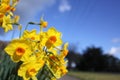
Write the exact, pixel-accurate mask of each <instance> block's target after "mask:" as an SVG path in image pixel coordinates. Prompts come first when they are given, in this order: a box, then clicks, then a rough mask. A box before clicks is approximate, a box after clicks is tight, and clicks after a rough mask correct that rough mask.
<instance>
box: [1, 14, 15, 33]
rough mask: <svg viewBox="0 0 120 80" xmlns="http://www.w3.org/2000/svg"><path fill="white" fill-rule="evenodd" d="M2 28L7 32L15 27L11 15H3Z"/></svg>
mask: <svg viewBox="0 0 120 80" xmlns="http://www.w3.org/2000/svg"><path fill="white" fill-rule="evenodd" d="M2 28H3V29H4V31H5V32H8V31H9V30H12V29H13V27H12V23H11V16H10V15H7V16H4V17H3V23H2Z"/></svg>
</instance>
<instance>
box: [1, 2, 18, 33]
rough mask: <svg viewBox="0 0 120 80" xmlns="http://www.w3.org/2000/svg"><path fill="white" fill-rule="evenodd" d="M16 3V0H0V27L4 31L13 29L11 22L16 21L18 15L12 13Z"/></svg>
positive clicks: (14, 22)
mask: <svg viewBox="0 0 120 80" xmlns="http://www.w3.org/2000/svg"><path fill="white" fill-rule="evenodd" d="M17 3H18V0H12V1H11V0H0V27H2V28H3V29H4V31H5V32H8V31H9V30H12V29H13V27H12V24H13V25H14V24H16V23H18V20H19V16H17V15H14V14H13V12H14V11H15V10H16V8H15V6H16V5H17Z"/></svg>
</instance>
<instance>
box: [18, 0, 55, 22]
mask: <svg viewBox="0 0 120 80" xmlns="http://www.w3.org/2000/svg"><path fill="white" fill-rule="evenodd" d="M55 2H56V0H20V2H19V3H18V5H17V10H16V14H18V15H20V17H21V19H20V20H21V21H22V22H24V21H25V22H28V21H30V20H33V18H34V17H35V15H36V14H37V13H38V12H40V11H42V10H45V9H46V8H48V7H50V6H52V5H54V4H55ZM40 16H41V15H40Z"/></svg>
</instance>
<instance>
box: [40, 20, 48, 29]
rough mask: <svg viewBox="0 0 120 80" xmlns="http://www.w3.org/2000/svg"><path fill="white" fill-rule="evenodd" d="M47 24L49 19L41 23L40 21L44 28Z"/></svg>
mask: <svg viewBox="0 0 120 80" xmlns="http://www.w3.org/2000/svg"><path fill="white" fill-rule="evenodd" d="M47 25H48V22H47V21H41V23H40V26H41V27H43V28H46V27H47Z"/></svg>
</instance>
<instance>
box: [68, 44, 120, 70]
mask: <svg viewBox="0 0 120 80" xmlns="http://www.w3.org/2000/svg"><path fill="white" fill-rule="evenodd" d="M67 59H68V60H69V63H68V69H76V70H82V71H95V72H120V59H118V58H116V57H114V56H112V55H109V54H105V53H103V50H102V48H100V47H94V46H92V47H87V48H86V49H85V50H84V51H83V52H82V53H81V54H80V53H79V54H78V53H76V52H75V51H74V50H73V49H72V50H69V54H68V56H67ZM72 62H75V63H76V67H74V68H73V67H72V66H71V65H72Z"/></svg>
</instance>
